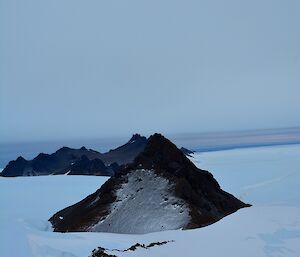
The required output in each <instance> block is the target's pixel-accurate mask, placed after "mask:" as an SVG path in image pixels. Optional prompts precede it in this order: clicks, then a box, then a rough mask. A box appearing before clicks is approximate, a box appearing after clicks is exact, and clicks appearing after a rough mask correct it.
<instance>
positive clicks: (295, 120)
mask: <svg viewBox="0 0 300 257" xmlns="http://www.w3.org/2000/svg"><path fill="white" fill-rule="evenodd" d="M299 10H300V2H299V1H297V0H295V1H293V0H287V1H281V0H280V1H279V0H253V1H241V0H239V1H238V0H236V1H233V0H228V1H221V0H219V1H217V0H210V1H208V0H207V1H177V0H172V1H171V0H166V1H156V0H154V1H138V0H136V1H99V0H90V1H78V0H51V1H40V0H28V1H21V0H0V34H1V37H0V124H1V125H0V126H1V127H0V136H1V137H0V141H1V142H4V141H30V140H48V139H49V140H52V139H63V138H68V139H72V138H93V137H104V136H119V135H127V134H131V133H133V132H140V133H145V134H149V133H152V132H155V131H159V132H162V133H183V132H202V131H223V130H243V129H255V128H280V127H294V126H300V101H299V95H300V30H299V24H300V16H299Z"/></svg>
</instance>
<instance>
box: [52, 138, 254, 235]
mask: <svg viewBox="0 0 300 257" xmlns="http://www.w3.org/2000/svg"><path fill="white" fill-rule="evenodd" d="M249 206H250V205H248V204H245V203H243V202H242V201H240V200H239V199H237V198H235V197H234V196H233V195H231V194H229V193H227V192H225V191H223V190H222V189H221V188H220V186H219V184H218V182H217V181H216V180H215V179H214V177H213V175H212V174H211V173H210V172H208V171H205V170H201V169H198V168H197V167H196V166H195V165H194V164H193V163H192V162H191V161H190V160H189V159H188V158H187V157H186V156H185V155H184V153H183V152H182V151H181V150H179V149H178V148H177V147H176V146H175V145H174V144H173V143H171V142H170V141H169V140H168V139H166V138H164V137H163V136H162V135H160V134H154V135H153V136H151V137H149V139H148V140H147V143H146V146H145V148H144V150H143V151H142V152H141V153H139V154H138V156H137V157H136V158H135V159H134V161H133V162H131V163H129V164H127V165H124V166H122V168H121V170H120V172H119V173H118V174H117V175H116V176H114V177H111V178H110V179H109V180H108V181H107V182H106V183H105V184H103V185H102V187H101V188H100V189H98V190H97V191H96V192H95V193H93V194H91V195H89V196H88V197H86V198H85V199H83V200H82V201H80V202H78V203H76V204H74V205H72V206H70V207H67V208H65V209H63V210H61V211H59V212H57V213H56V214H54V215H53V216H52V217H51V218H50V219H49V221H50V222H51V223H52V225H53V228H54V231H58V232H71V231H101V232H115V233H148V232H154V231H161V230H168V229H179V228H183V229H191V228H198V227H202V226H206V225H209V224H211V223H214V222H216V221H218V220H220V219H221V218H223V217H224V216H226V215H229V214H231V213H233V212H235V211H237V210H239V209H240V208H244V207H249Z"/></svg>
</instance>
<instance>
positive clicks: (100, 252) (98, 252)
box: [89, 241, 174, 257]
mask: <svg viewBox="0 0 300 257" xmlns="http://www.w3.org/2000/svg"><path fill="white" fill-rule="evenodd" d="M170 242H174V241H162V242H153V243H150V244H148V245H145V244H140V243H136V244H134V245H132V246H130V247H129V248H127V249H125V250H120V249H107V248H103V247H98V248H96V249H94V250H93V251H92V255H90V256H89V257H117V256H116V255H111V254H108V253H106V252H105V251H109V252H129V251H132V252H134V251H136V250H137V249H138V248H143V249H149V248H152V247H154V246H161V245H165V244H167V243H170Z"/></svg>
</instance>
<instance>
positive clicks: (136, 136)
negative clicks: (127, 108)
mask: <svg viewBox="0 0 300 257" xmlns="http://www.w3.org/2000/svg"><path fill="white" fill-rule="evenodd" d="M137 140H147V138H146V137H144V136H141V135H140V134H138V133H136V134H133V135H132V137H131V138H130V140H129V141H128V143H134V142H135V141H137Z"/></svg>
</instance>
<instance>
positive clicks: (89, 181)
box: [0, 145, 300, 257]
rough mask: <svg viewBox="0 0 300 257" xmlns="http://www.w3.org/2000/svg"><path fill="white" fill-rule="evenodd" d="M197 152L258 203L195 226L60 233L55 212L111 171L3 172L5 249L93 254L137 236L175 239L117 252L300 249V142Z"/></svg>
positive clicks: (0, 211) (0, 206)
mask: <svg viewBox="0 0 300 257" xmlns="http://www.w3.org/2000/svg"><path fill="white" fill-rule="evenodd" d="M193 156H194V157H193V158H191V160H192V161H193V162H194V163H195V164H196V165H197V166H199V167H200V168H202V169H207V170H209V171H211V172H212V174H213V175H214V177H215V178H216V179H217V181H218V182H219V183H220V185H221V187H222V188H223V189H224V190H226V191H228V192H230V193H232V194H234V195H235V196H237V197H239V198H240V199H242V200H243V201H245V202H247V203H251V204H253V206H252V207H250V208H243V209H241V210H239V211H238V212H236V213H234V214H232V215H229V216H227V217H225V218H223V219H222V220H220V221H218V222H216V223H214V224H212V225H210V226H207V227H204V228H200V229H194V230H185V231H182V230H170V231H163V232H156V233H149V234H143V235H134V234H130V235H128V234H113V233H102V232H81V233H54V232H52V229H51V226H50V223H49V222H48V221H47V220H48V219H49V217H51V215H53V214H54V213H55V212H57V211H59V210H61V209H62V208H64V207H67V206H69V205H71V204H73V203H76V202H77V201H79V200H81V199H83V198H84V197H85V196H87V195H88V194H90V193H93V192H94V191H95V190H96V189H98V188H99V187H100V185H101V184H103V183H104V182H105V181H106V180H107V179H108V178H106V177H95V176H64V175H61V176H41V177H17V178H3V177H1V178H0V190H1V192H0V257H88V256H89V255H90V254H91V251H92V250H93V249H94V248H96V247H98V246H101V247H104V248H108V249H120V250H122V249H127V248H128V247H130V246H131V245H133V244H135V243H141V244H142V243H144V244H149V243H151V242H159V241H172V240H174V242H170V243H168V244H165V245H162V246H156V247H153V248H151V249H142V248H138V249H137V250H136V251H134V252H132V251H127V252H114V251H111V252H110V253H112V254H115V255H117V256H118V257H121V256H139V257H143V256H149V257H150V256H153V257H154V256H155V257H169V256H172V257H176V256H178V257H179V256H180V257H182V256H189V257H193V256H195V257H196V256H197V257H198V256H205V257H219V256H228V257H234V256H237V257H241V256H243V257H248V256H249V257H250V256H251V257H253V256H255V257H263V256H266V257H299V256H300V145H286V146H274V147H258V148H246V149H235V150H227V151H217V152H207V153H195V154H194V155H193ZM123 190H125V191H126V190H127V189H126V188H124V189H123ZM125 191H120V192H119V193H120V194H121V193H124V192H125ZM125 193H127V192H125ZM154 196H155V194H154ZM118 208H119V207H118ZM130 215H134V213H132V214H130Z"/></svg>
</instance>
